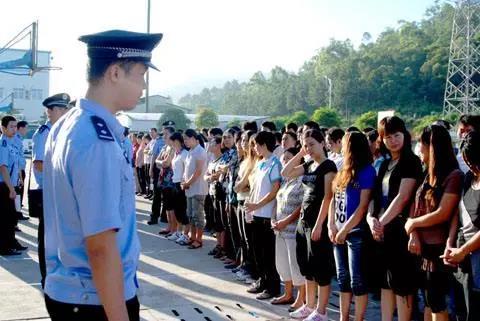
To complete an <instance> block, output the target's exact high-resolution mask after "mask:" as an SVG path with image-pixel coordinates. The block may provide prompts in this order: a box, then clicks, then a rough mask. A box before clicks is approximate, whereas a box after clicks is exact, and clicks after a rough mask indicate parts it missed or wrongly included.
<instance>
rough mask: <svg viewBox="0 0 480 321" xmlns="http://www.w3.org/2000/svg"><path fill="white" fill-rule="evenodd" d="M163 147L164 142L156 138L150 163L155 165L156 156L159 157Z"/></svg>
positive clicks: (160, 138)
mask: <svg viewBox="0 0 480 321" xmlns="http://www.w3.org/2000/svg"><path fill="white" fill-rule="evenodd" d="M164 146H165V140H164V139H163V138H162V137H157V139H156V140H155V144H154V145H153V149H152V163H155V160H156V159H157V157H158V155H160V152H161V151H162V148H163V147H164Z"/></svg>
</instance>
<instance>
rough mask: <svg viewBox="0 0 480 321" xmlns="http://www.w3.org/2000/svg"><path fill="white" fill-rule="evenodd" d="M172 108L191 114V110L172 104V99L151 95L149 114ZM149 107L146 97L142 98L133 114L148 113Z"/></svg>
mask: <svg viewBox="0 0 480 321" xmlns="http://www.w3.org/2000/svg"><path fill="white" fill-rule="evenodd" d="M170 108H177V109H181V110H183V111H184V112H186V113H188V112H191V110H190V109H188V108H185V107H182V106H178V105H175V104H174V103H173V102H172V98H171V97H166V96H162V95H151V96H149V100H148V112H149V113H162V112H164V111H165V110H167V109H170ZM146 109H147V107H146V104H145V97H142V98H140V101H139V102H138V104H137V106H136V107H135V109H133V110H132V113H146V112H147V110H146Z"/></svg>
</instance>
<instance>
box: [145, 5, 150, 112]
mask: <svg viewBox="0 0 480 321" xmlns="http://www.w3.org/2000/svg"><path fill="white" fill-rule="evenodd" d="M147 33H150V0H147ZM145 82H146V87H147V88H146V90H145V112H146V113H148V109H149V108H148V107H149V106H148V105H149V101H148V100H149V96H150V71H149V69H147V73H146V75H145Z"/></svg>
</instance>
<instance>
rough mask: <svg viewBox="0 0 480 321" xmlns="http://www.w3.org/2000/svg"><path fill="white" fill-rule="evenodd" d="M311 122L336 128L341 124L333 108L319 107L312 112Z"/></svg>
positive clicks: (338, 115)
mask: <svg viewBox="0 0 480 321" xmlns="http://www.w3.org/2000/svg"><path fill="white" fill-rule="evenodd" d="M311 119H312V120H313V121H315V122H317V123H318V124H320V126H325V127H336V126H340V125H341V124H342V119H341V118H340V114H339V113H338V112H337V111H336V110H335V109H333V108H328V107H320V108H318V109H317V110H315V111H314V112H313V115H312V118H311Z"/></svg>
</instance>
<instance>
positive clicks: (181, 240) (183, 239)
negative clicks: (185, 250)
mask: <svg viewBox="0 0 480 321" xmlns="http://www.w3.org/2000/svg"><path fill="white" fill-rule="evenodd" d="M189 241H190V240H189V239H188V237H187V236H186V235H185V234H182V235H180V237H179V238H178V239H177V240H176V241H175V243H177V244H180V245H187V244H188V242H189Z"/></svg>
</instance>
